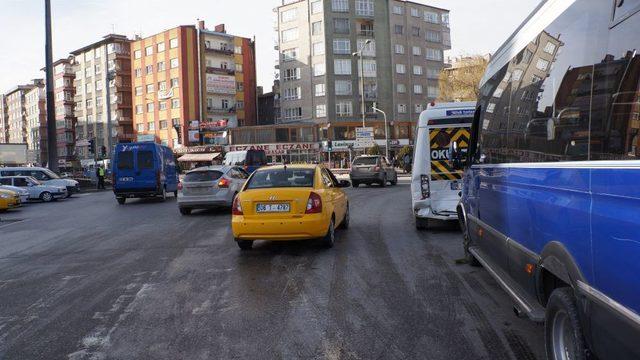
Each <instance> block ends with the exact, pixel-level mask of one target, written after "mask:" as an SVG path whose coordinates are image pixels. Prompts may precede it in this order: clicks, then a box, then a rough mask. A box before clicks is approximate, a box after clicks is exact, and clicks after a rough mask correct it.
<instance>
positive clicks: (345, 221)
mask: <svg viewBox="0 0 640 360" xmlns="http://www.w3.org/2000/svg"><path fill="white" fill-rule="evenodd" d="M350 219H351V216H350V215H349V204H347V211H346V212H345V213H344V219H342V223H341V224H340V229H344V230H346V229H348V228H349V221H350Z"/></svg>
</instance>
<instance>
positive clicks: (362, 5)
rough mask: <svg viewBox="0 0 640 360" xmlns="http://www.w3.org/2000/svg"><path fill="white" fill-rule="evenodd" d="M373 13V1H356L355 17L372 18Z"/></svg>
mask: <svg viewBox="0 0 640 360" xmlns="http://www.w3.org/2000/svg"><path fill="white" fill-rule="evenodd" d="M374 13H375V11H374V7H373V0H356V15H359V16H373V15H374Z"/></svg>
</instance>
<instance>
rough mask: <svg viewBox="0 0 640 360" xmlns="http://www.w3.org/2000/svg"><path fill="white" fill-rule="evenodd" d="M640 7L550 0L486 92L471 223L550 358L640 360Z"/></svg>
mask: <svg viewBox="0 0 640 360" xmlns="http://www.w3.org/2000/svg"><path fill="white" fill-rule="evenodd" d="M638 34H640V1H639V0H626V1H621V0H574V1H559V0H558V1H556V0H548V1H543V2H542V3H541V4H540V5H539V6H538V8H537V9H536V10H535V11H534V13H533V14H532V15H531V16H530V17H529V18H528V19H527V20H526V21H525V23H524V24H523V25H522V26H521V27H520V28H519V29H518V30H517V31H516V32H515V34H514V35H512V36H511V37H510V38H509V39H508V40H507V42H506V43H505V44H504V45H503V46H502V47H501V48H500V49H499V50H498V51H497V52H496V54H495V55H494V57H493V59H492V60H491V62H490V63H489V66H488V68H487V70H486V73H485V75H484V78H483V79H482V81H481V83H480V98H479V101H478V107H477V109H476V114H475V118H474V121H473V125H472V133H471V141H470V144H469V147H468V151H467V152H466V154H465V152H463V151H462V150H457V147H456V146H455V144H454V145H453V146H452V147H451V152H452V154H451V155H452V159H453V164H451V165H452V166H454V167H455V168H458V169H459V168H462V167H464V168H465V175H464V185H463V191H462V200H461V204H460V206H459V207H458V217H459V220H460V222H461V225H462V229H463V231H464V237H463V239H464V250H465V253H466V255H467V259H468V261H469V262H470V263H471V264H475V265H482V266H483V267H484V268H485V269H486V270H487V271H488V272H489V273H490V274H491V275H492V276H493V277H495V278H496V279H497V281H498V283H499V284H500V285H501V286H502V287H503V288H504V289H505V291H506V292H507V293H508V294H509V295H510V296H511V297H512V298H513V299H514V303H515V310H516V312H517V313H518V314H523V315H524V314H526V315H528V316H529V317H530V318H531V319H532V320H535V321H539V322H543V323H544V329H545V343H546V353H547V358H548V359H585V358H591V357H592V356H591V355H594V356H593V358H598V359H616V360H619V359H640V121H639V115H640V53H638V50H639V49H640V36H638Z"/></svg>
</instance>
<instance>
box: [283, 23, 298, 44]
mask: <svg viewBox="0 0 640 360" xmlns="http://www.w3.org/2000/svg"><path fill="white" fill-rule="evenodd" d="M280 34H281V36H280V41H281V42H283V43H286V42H289V41H293V40H297V39H298V28H297V27H296V28H293V29H287V30H282V31H281V32H280Z"/></svg>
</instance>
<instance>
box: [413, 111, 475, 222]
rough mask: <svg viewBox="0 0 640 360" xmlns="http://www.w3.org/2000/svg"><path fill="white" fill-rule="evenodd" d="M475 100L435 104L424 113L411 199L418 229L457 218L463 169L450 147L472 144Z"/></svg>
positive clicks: (417, 135) (422, 114)
mask: <svg viewBox="0 0 640 360" xmlns="http://www.w3.org/2000/svg"><path fill="white" fill-rule="evenodd" d="M474 112H475V102H452V103H439V104H436V103H432V104H429V105H428V106H427V109H426V110H425V111H423V112H422V113H421V114H420V120H419V122H418V127H417V132H416V137H415V139H416V143H415V149H414V156H413V171H412V175H411V198H412V206H413V214H414V216H415V223H416V228H417V229H419V230H420V229H427V228H428V227H429V220H430V219H438V220H457V219H458V215H457V212H456V206H457V205H458V203H459V202H460V194H461V192H460V191H461V190H462V181H461V180H462V171H459V170H455V169H452V168H451V166H450V162H449V147H450V145H451V142H452V141H455V142H456V143H457V144H459V146H461V147H462V148H465V149H466V147H467V145H468V143H469V134H470V129H471V121H472V120H473V114H474Z"/></svg>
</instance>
